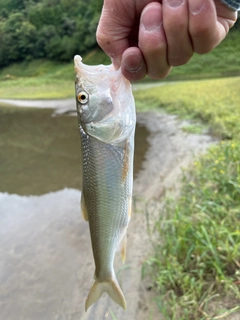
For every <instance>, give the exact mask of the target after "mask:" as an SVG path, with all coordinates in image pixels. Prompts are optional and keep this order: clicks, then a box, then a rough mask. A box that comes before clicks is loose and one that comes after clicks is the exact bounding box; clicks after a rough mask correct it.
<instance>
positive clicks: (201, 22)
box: [189, 0, 230, 54]
mask: <svg viewBox="0 0 240 320" xmlns="http://www.w3.org/2000/svg"><path fill="white" fill-rule="evenodd" d="M226 10H230V9H228V8H226ZM225 22H226V19H221V18H220V19H218V17H217V11H216V6H215V4H214V2H213V1H212V0H189V33H190V36H191V39H192V43H193V48H194V51H195V52H197V53H200V54H203V53H207V52H209V51H211V50H212V49H213V48H215V47H216V46H217V45H218V44H219V43H220V42H221V41H222V40H223V39H224V38H225V36H226V34H227V32H228V30H229V27H227V25H226V24H225ZM229 26H230V25H229Z"/></svg>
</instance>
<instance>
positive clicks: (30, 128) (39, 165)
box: [0, 106, 148, 195]
mask: <svg viewBox="0 0 240 320" xmlns="http://www.w3.org/2000/svg"><path fill="white" fill-rule="evenodd" d="M52 112H53V111H52V110H49V109H29V108H15V107H5V106H2V107H1V106H0V192H8V193H17V194H20V195H29V194H32V195H39V194H43V193H47V192H50V191H56V190H60V189H62V188H65V187H68V188H75V189H80V137H79V132H78V124H77V118H76V117H69V116H60V117H52V116H51V115H52ZM147 135H148V131H147V129H146V128H145V127H143V126H140V125H137V128H136V143H135V146H136V150H135V161H134V174H135V175H136V173H137V172H138V171H139V170H140V168H141V163H142V161H143V159H144V155H145V152H146V151H147V148H148V143H147V140H146V139H147Z"/></svg>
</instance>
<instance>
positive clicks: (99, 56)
mask: <svg viewBox="0 0 240 320" xmlns="http://www.w3.org/2000/svg"><path fill="white" fill-rule="evenodd" d="M83 61H84V63H86V64H99V63H105V64H109V63H110V61H109V59H108V57H107V56H106V55H105V54H104V53H103V52H102V51H100V50H94V51H91V52H90V53H89V54H87V55H86V56H84V57H83ZM74 81H75V75H74V68H73V61H72V62H71V63H59V62H56V61H48V60H34V61H31V62H22V63H15V64H12V65H10V66H9V67H7V68H3V69H0V98H6V99H7V98H8V99H64V98H70V97H74V90H75V88H74Z"/></svg>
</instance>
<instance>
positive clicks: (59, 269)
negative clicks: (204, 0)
mask: <svg viewBox="0 0 240 320" xmlns="http://www.w3.org/2000/svg"><path fill="white" fill-rule="evenodd" d="M59 103H60V102H57V104H58V106H59V105H60V104H61V103H60V104H59ZM55 106H56V102H55ZM61 106H62V107H61V108H60V109H61V110H62V111H61V112H66V110H69V108H67V109H66V105H64V103H63V104H61ZM70 108H72V102H71V104H70ZM138 122H139V123H140V124H142V125H144V126H146V127H147V128H148V130H149V132H150V135H149V137H148V140H149V149H148V151H147V153H146V155H145V160H144V163H143V168H142V170H141V171H140V173H139V174H138V176H137V177H136V179H135V181H134V212H133V215H132V219H131V223H130V226H129V231H128V248H127V249H128V251H127V262H126V265H125V266H122V264H121V261H120V258H119V256H118V255H117V256H116V268H115V269H116V271H117V274H118V277H119V278H120V282H121V284H122V287H123V291H124V293H125V296H126V300H127V304H128V308H127V311H126V312H125V311H123V310H121V309H120V308H119V307H118V306H116V305H115V304H114V303H113V302H112V301H111V300H110V299H109V298H108V296H106V295H104V296H103V297H102V298H101V299H100V300H99V301H98V302H97V303H96V304H95V305H94V306H93V307H91V308H90V309H89V311H88V312H87V313H85V312H84V301H85V298H86V295H87V293H88V290H89V287H90V285H91V283H92V278H93V274H94V265H93V259H92V253H91V245H90V238H89V231H88V227H87V223H86V222H85V221H84V220H83V219H82V217H81V215H80V209H79V198H80V192H79V191H78V190H75V189H64V190H60V191H57V192H52V193H49V194H45V195H41V196H19V195H9V194H6V193H2V194H0V238H1V247H0V261H1V262H2V264H3V267H2V268H1V269H0V309H1V314H0V320H5V319H8V320H23V319H24V320H27V319H29V320H42V319H46V320H53V319H56V320H65V319H66V320H79V319H81V320H98V319H99V320H102V319H113V317H112V315H111V313H113V314H114V315H115V317H116V318H117V319H120V320H143V319H144V320H145V319H148V317H149V315H150V313H151V314H152V312H153V314H154V307H153V304H150V300H151V295H150V294H149V292H148V291H147V288H146V286H147V285H146V284H145V283H144V282H141V265H142V262H143V261H144V260H145V259H146V258H147V257H148V255H149V252H150V250H151V247H150V244H149V239H148V234H147V228H146V219H145V204H146V202H147V201H151V199H155V200H156V201H160V200H161V196H162V195H163V194H164V190H165V189H166V188H169V187H171V186H173V185H174V184H175V183H176V181H177V179H178V177H179V174H180V173H181V168H182V167H187V166H188V165H189V163H191V161H192V159H193V156H194V155H196V154H199V153H201V152H204V151H205V150H206V148H207V147H208V146H209V145H210V144H212V143H214V141H213V139H212V138H211V137H210V136H209V135H207V134H206V135H193V134H186V133H183V132H182V130H181V123H180V122H179V121H178V120H177V119H176V117H175V116H171V115H167V114H163V113H151V112H149V113H141V114H138ZM153 319H158V320H160V319H161V316H160V315H158V316H157V318H156V317H154V318H153Z"/></svg>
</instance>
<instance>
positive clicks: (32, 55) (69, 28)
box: [0, 0, 103, 67]
mask: <svg viewBox="0 0 240 320" xmlns="http://www.w3.org/2000/svg"><path fill="white" fill-rule="evenodd" d="M102 2H103V1H102V0H87V1H86V0H77V1H76V0H1V1H0V67H3V66H6V65H8V64H10V63H12V62H16V61H22V60H31V59H39V58H48V59H55V60H60V61H69V60H71V59H72V57H73V56H74V54H76V53H81V54H82V53H84V52H86V51H88V50H89V49H91V48H93V47H94V46H96V38H95V33H96V27H97V23H98V21H99V17H100V12H101V8H102Z"/></svg>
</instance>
